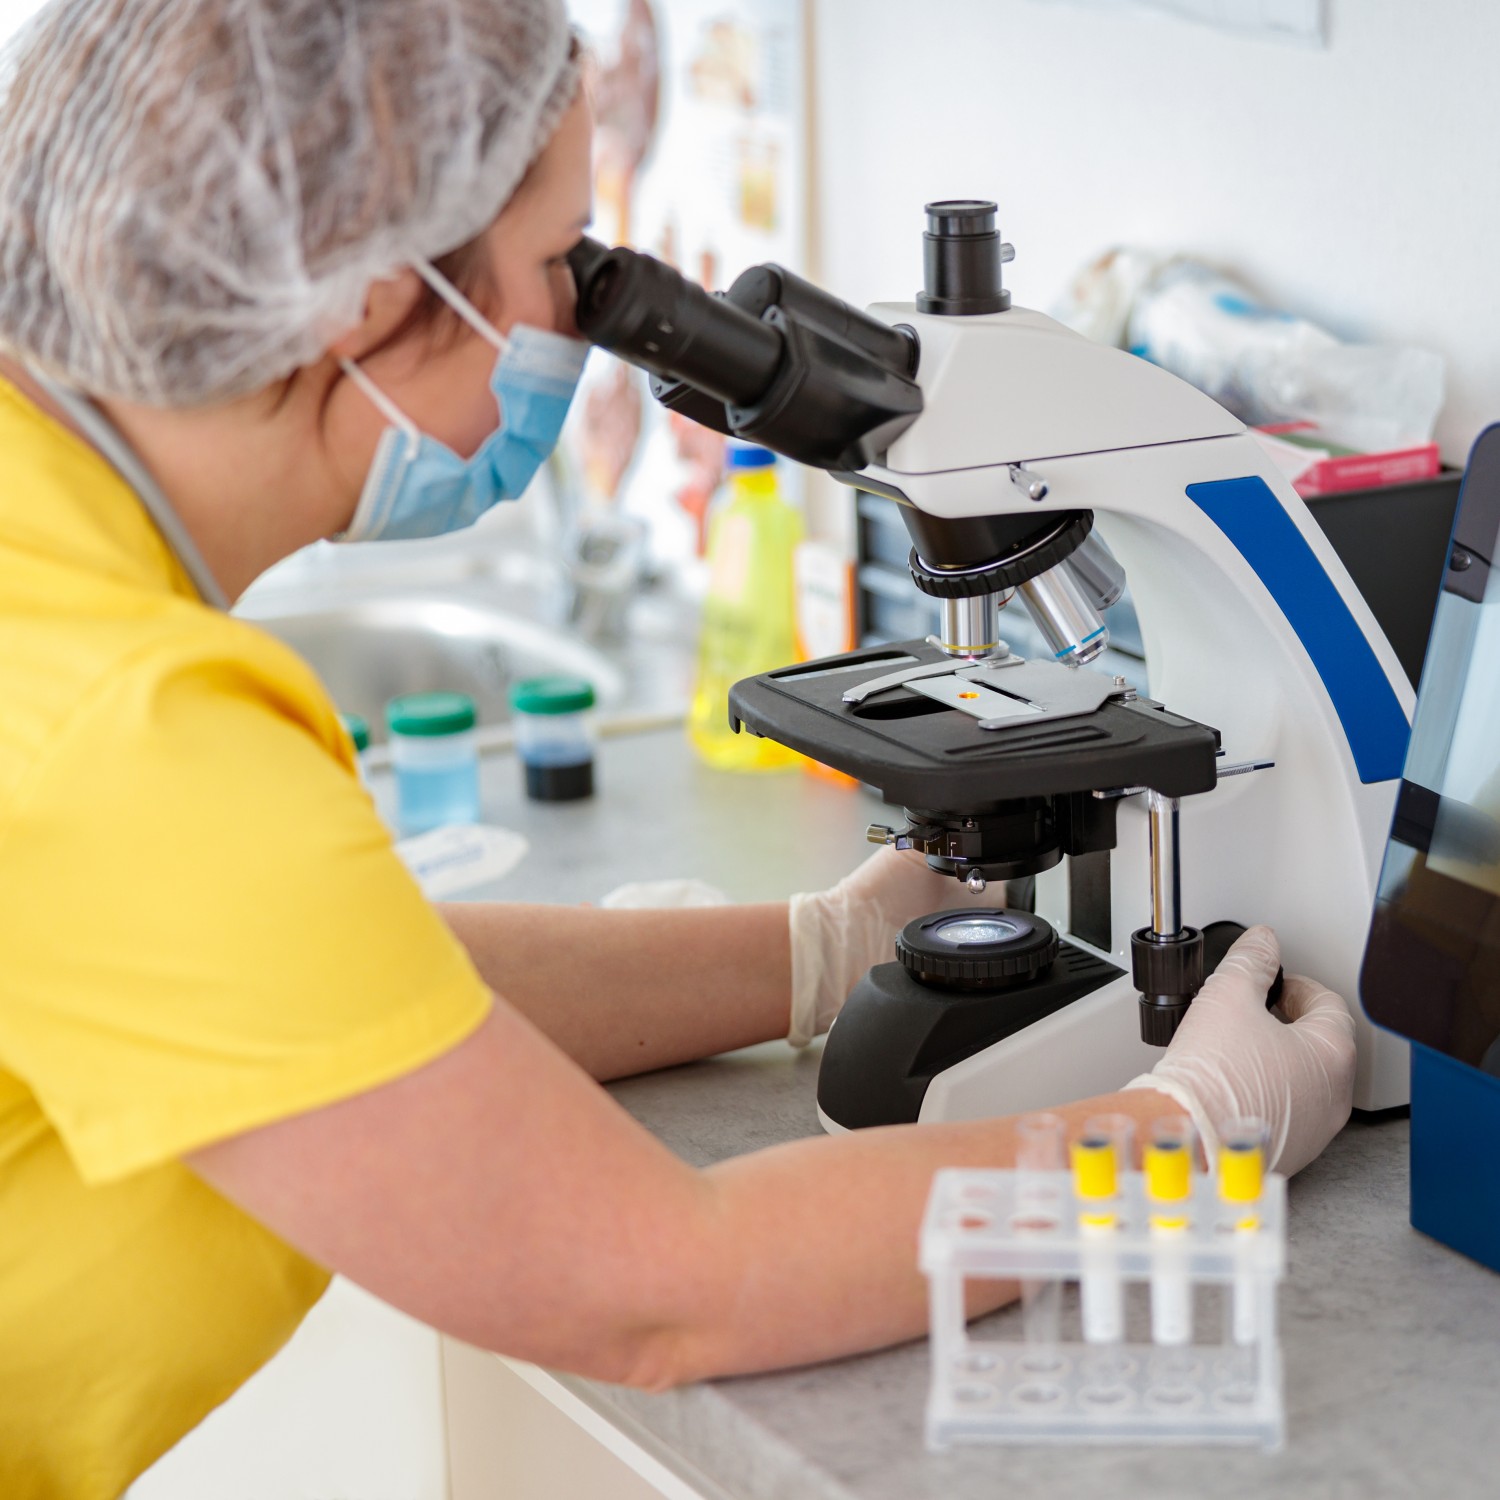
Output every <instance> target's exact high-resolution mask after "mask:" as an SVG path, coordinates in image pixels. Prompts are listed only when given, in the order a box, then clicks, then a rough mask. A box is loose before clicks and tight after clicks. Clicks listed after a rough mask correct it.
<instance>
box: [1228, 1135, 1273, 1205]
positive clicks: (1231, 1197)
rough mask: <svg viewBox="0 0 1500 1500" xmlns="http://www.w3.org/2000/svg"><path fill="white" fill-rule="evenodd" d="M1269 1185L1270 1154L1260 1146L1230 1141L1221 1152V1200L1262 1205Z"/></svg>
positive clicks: (1244, 1141)
mask: <svg viewBox="0 0 1500 1500" xmlns="http://www.w3.org/2000/svg"><path fill="white" fill-rule="evenodd" d="M1265 1181H1266V1153H1265V1149H1264V1147H1262V1146H1261V1145H1260V1144H1259V1142H1257V1141H1253V1140H1230V1141H1226V1142H1225V1143H1224V1144H1223V1145H1222V1146H1221V1147H1220V1148H1219V1197H1220V1198H1221V1199H1223V1201H1224V1202H1225V1203H1258V1202H1260V1195H1261V1191H1262V1189H1263V1188H1264V1187H1265Z"/></svg>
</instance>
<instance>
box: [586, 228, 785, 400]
mask: <svg viewBox="0 0 1500 1500" xmlns="http://www.w3.org/2000/svg"><path fill="white" fill-rule="evenodd" d="M568 265H569V267H570V268H571V269H572V271H573V277H574V280H575V281H576V282H577V284H578V314H577V317H578V327H579V330H580V331H581V332H582V333H583V334H584V336H585V337H586V338H588V339H589V340H590V342H592V343H595V344H598V345H599V346H600V347H601V348H604V349H608V350H609V351H610V352H611V353H612V354H617V355H619V356H620V358H621V359H624V360H628V361H629V362H630V363H631V364H635V365H642V366H644V367H645V368H646V369H648V370H652V371H654V372H656V373H658V374H663V375H669V376H670V377H671V378H672V379H673V380H679V381H685V382H686V383H687V384H689V385H691V386H693V387H695V388H696V389H697V390H699V391H702V392H704V393H705V394H707V395H710V396H712V397H714V398H715V399H716V400H718V401H722V402H725V403H727V404H730V405H734V406H753V405H755V403H756V402H757V401H759V400H760V398H761V397H762V396H763V395H764V394H765V392H766V390H767V389H768V388H769V387H770V386H771V384H772V383H773V381H774V380H775V378H776V371H777V368H778V367H779V366H780V364H781V359H782V353H783V344H784V341H783V338H782V335H781V334H780V333H779V332H778V331H777V330H776V329H775V328H773V327H772V326H771V325H770V324H769V323H764V322H761V321H760V320H758V319H756V318H753V317H751V316H750V314H749V313H747V312H743V311H742V310H741V309H740V308H738V307H735V306H734V305H733V304H732V303H729V302H726V301H725V300H724V299H723V298H722V297H714V296H712V295H710V294H709V293H708V292H705V291H704V290H703V288H702V287H700V286H698V285H696V284H695V283H694V282H691V281H689V280H687V278H686V277H684V276H680V275H678V273H677V272H676V271H674V270H673V269H672V267H671V266H669V265H666V264H665V263H664V262H662V261H659V260H657V259H656V258H655V257H654V256H651V255H642V254H641V253H640V252H638V251H635V250H628V249H626V248H625V247H624V246H619V247H617V248H616V249H613V250H606V249H605V248H604V247H603V246H602V245H599V244H598V243H596V242H595V241H593V240H590V239H584V240H582V241H581V242H580V243H579V244H578V245H577V246H575V247H574V249H573V250H572V251H571V252H570V253H569V255H568Z"/></svg>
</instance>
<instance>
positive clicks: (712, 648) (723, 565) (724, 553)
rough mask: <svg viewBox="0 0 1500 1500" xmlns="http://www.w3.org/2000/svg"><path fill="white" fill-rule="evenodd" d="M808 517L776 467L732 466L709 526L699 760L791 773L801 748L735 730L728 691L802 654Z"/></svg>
mask: <svg viewBox="0 0 1500 1500" xmlns="http://www.w3.org/2000/svg"><path fill="white" fill-rule="evenodd" d="M801 539H802V520H801V517H800V516H799V515H798V514H797V512H796V511H795V510H794V509H793V508H792V507H791V506H790V505H788V504H787V502H786V501H785V500H784V499H783V498H782V494H781V488H780V486H779V485H778V484H777V482H776V470H775V468H774V467H770V466H767V467H766V468H761V469H737V470H731V478H730V494H729V503H728V504H727V505H726V506H725V507H724V509H723V511H722V512H721V513H720V514H719V515H718V516H717V517H716V518H715V519H714V521H713V524H712V526H711V528H710V531H709V540H708V560H709V585H708V596H707V598H706V599H705V600H704V605H703V625H702V633H701V634H700V636H699V643H698V676H697V680H696V684H695V686H694V690H693V702H692V707H691V709H690V710H689V713H688V737H689V739H690V740H691V741H692V744H693V747H694V749H695V750H696V751H697V752H698V755H699V757H700V758H701V759H702V760H703V761H704V762H706V763H707V764H708V765H711V766H714V767H716V768H717V769H719V770H724V771H784V770H789V769H790V768H791V767H793V766H796V765H798V764H800V763H801V761H802V757H801V756H800V755H798V754H797V752H796V751H795V750H788V749H787V748H786V746H784V745H778V744H777V743H776V742H775V741H774V740H764V739H757V738H756V736H754V735H753V734H750V733H749V732H743V733H740V734H736V733H735V732H734V731H733V730H732V729H731V728H730V727H729V689H730V688H731V687H732V686H733V685H734V684H735V683H736V682H738V681H739V680H740V679H741V678H742V677H754V676H756V675H757V674H758V673H761V672H768V671H770V670H771V669H772V668H773V667H784V666H787V665H789V664H790V663H792V662H794V661H795V660H796V659H797V627H796V600H795V590H794V585H793V575H792V553H793V551H794V549H795V548H796V546H797V543H798V542H799V541H800V540H801Z"/></svg>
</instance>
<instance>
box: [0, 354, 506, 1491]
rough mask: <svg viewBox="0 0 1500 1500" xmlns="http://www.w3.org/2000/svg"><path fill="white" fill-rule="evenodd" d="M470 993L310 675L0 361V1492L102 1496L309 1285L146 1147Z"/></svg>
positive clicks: (448, 1012) (455, 952)
mask: <svg viewBox="0 0 1500 1500" xmlns="http://www.w3.org/2000/svg"><path fill="white" fill-rule="evenodd" d="M488 1004H489V997H488V995H487V993H486V991H485V988H484V986H483V983H482V982H481V980H480V979H479V976H478V975H477V974H476V973H475V971H474V969H473V967H472V966H471V965H470V963H469V960H468V956H467V954H466V953H465V952H464V950H463V949H462V947H461V946H460V945H459V943H458V942H457V941H456V940H455V939H454V938H453V937H452V936H451V934H450V933H449V932H448V929H447V928H446V927H445V926H444V925H443V923H442V921H441V920H440V919H439V917H438V916H437V914H436V913H435V912H434V911H433V909H432V908H431V907H430V906H429V905H428V904H427V902H426V901H425V900H424V899H423V897H422V895H421V893H420V891H419V890H418V889H417V887H416V886H415V885H414V883H413V882H412V880H411V879H410V877H409V876H408V875H407V873H406V870H405V869H404V868H403V866H402V865H401V863H400V861H399V860H398V859H397V858H396V856H395V854H394V853H393V851H392V849H391V841H390V837H389V835H388V834H387V832H386V830H385V829H384V828H383V827H382V825H381V824H380V822H379V821H378V820H377V818H376V816H375V812H374V809H373V807H372V806H371V803H370V800H369V798H368V796H367V795H366V793H365V792H364V790H363V789H362V788H361V787H360V785H359V783H358V781H357V780H356V778H355V775H354V772H353V752H352V748H351V746H350V744H349V741H348V738H347V736H346V735H345V734H344V732H343V729H342V728H341V726H340V725H339V723H338V720H337V718H336V716H335V713H334V709H333V705H332V704H331V703H330V702H329V700H328V697H327V695H326V693H325V692H324V690H323V688H322V687H321V685H320V684H319V682H318V680H317V678H316V677H315V676H314V674H313V673H312V671H311V670H310V669H309V668H308V667H307V666H306V665H305V664H304V663H303V662H302V661H301V660H300V659H299V658H298V657H297V656H295V655H294V654H293V653H292V652H291V651H289V650H287V648H286V647H284V646H282V645H280V644H279V643H278V642H276V641H275V640H273V639H272V638H271V637H270V636H268V635H266V634H265V633H263V632H262V631H259V630H257V629H255V628H254V627H252V626H250V625H247V624H245V623H243V622H241V621H238V620H234V619H231V618H229V617H227V616H224V615H221V614H219V613H217V612H215V611H214V610H211V609H209V608H207V607H206V606H204V605H203V604H201V603H199V602H198V600H197V599H196V597H195V596H194V594H193V591H192V588H191V586H190V584H189V583H188V581H187V579H186V577H185V576H184V574H183V572H182V570H181V568H180V566H179V565H178V564H177V562H176V561H175V559H174V558H173V557H172V556H171V555H170V553H169V552H168V551H167V549H166V547H165V546H164V544H163V543H162V541H161V539H160V537H159V536H158V535H157V533H156V531H155V530H154V528H153V527H152V525H151V523H150V522H149V521H148V520H147V518H146V516H145V513H144V512H143V511H142V509H141V507H140V505H139V502H138V501H137V500H136V499H135V497H134V496H133V495H132V494H131V492H130V491H129V490H128V489H127V488H126V487H125V485H124V484H123V483H122V482H121V481H120V480H119V478H118V477H117V476H116V475H115V473H114V471H113V470H112V469H110V468H109V467H108V466H107V465H106V464H105V463H104V462H103V461H102V460H101V459H100V458H99V457H98V456H97V455H96V454H95V453H94V452H93V450H92V449H90V448H89V447H87V446H86V445H85V444H84V443H82V442H80V441H78V440H77V439H75V438H74V437H73V436H72V435H71V434H70V433H68V432H67V431H66V430H64V429H63V428H62V427H60V426H58V425H57V424H56V423H54V422H53V421H51V420H50V419H49V418H48V417H46V416H45V415H44V414H42V413H41V412H40V411H39V410H37V408H36V407H34V406H33V405H31V404H30V403H29V402H27V401H26V400H25V399H24V398H23V397H22V396H21V395H20V394H19V392H17V391H16V390H15V389H14V388H13V387H11V386H9V385H7V384H5V383H3V382H0V1495H3V1496H5V1497H6V1500H104V1497H106V1496H107V1497H114V1496H116V1495H118V1494H119V1493H120V1492H121V1491H122V1490H123V1489H124V1488H125V1486H126V1485H127V1484H129V1482H130V1481H131V1479H132V1478H134V1477H135V1476H136V1475H137V1474H138V1473H139V1472H140V1471H141V1470H142V1469H144V1468H146V1467H147V1466H148V1465H149V1464H151V1463H152V1462H153V1461H154V1460H155V1459H156V1458H157V1457H158V1456H159V1455H160V1454H161V1453H163V1452H164V1451H165V1450H166V1449H167V1448H169V1447H170V1446H171V1445H172V1444H173V1443H174V1442H176V1441H177V1439H178V1438H180V1437H181V1436H182V1435H183V1434H184V1433H185V1432H187V1431H188V1430H189V1429H190V1428H192V1427H193V1426H194V1425H195V1424H196V1423H197V1422H198V1421H199V1420H200V1419H201V1418H202V1417H203V1416H204V1415H205V1414H206V1413H207V1412H208V1411H210V1410H211V1409H212V1408H213V1407H214V1406H216V1405H217V1404H218V1403H219V1402H221V1401H222V1400H223V1399H224V1398H225V1397H226V1396H228V1395H229V1394H230V1392H232V1391H233V1390H235V1388H236V1387H238V1386H239V1385H240V1384H241V1383H242V1382H243V1381H244V1380H245V1379H246V1378H247V1377H248V1376H249V1375H250V1374H251V1373H252V1372H253V1371H254V1370H255V1369H256V1368H257V1367H258V1366H260V1365H261V1364H263V1363H264V1362H265V1360H267V1359H268V1358H269V1357H270V1356H271V1355H272V1354H274V1353H275V1351H276V1350H277V1349H278V1348H279V1347H280V1346H281V1344H282V1343H284V1342H285V1340H286V1339H287V1337H288V1336H289V1335H290V1334H291V1332H292V1330H293V1329H294V1328H295V1327H296V1326H297V1324H298V1322H299V1321H300V1320H301V1319H302V1317H303V1316H304V1315H305V1313H306V1312H307V1310H308V1308H309V1307H311V1306H312V1304H313V1303H314V1302H315V1301H316V1300H317V1299H318V1297H319V1296H320V1295H321V1294H322V1292H323V1289H324V1287H325V1285H326V1284H327V1280H328V1277H327V1273H326V1272H325V1271H323V1270H322V1269H321V1268H319V1267H318V1266H315V1265H313V1264H312V1263H310V1262H309V1261H308V1260H306V1259H305V1258H303V1257H302V1256H301V1255H299V1254H298V1253H297V1252H296V1251H294V1250H292V1249H291V1248H290V1247H289V1246H287V1245H286V1244H285V1243H283V1242H282V1241H281V1240H279V1239H277V1238H276V1236H274V1235H273V1234H271V1233H269V1232H268V1231H267V1230H265V1229H263V1228H261V1227H260V1225H258V1224H257V1223H256V1222H255V1221H254V1220H252V1219H250V1218H249V1217H248V1216H247V1215H245V1214H244V1213H242V1212H241V1211H240V1210H238V1209H237V1208H235V1207H233V1206H232V1205H231V1204H229V1203H228V1202H226V1201H225V1200H224V1199H222V1198H220V1197H219V1196H218V1195H217V1194H216V1193H214V1192H212V1191H211V1190H210V1189H209V1188H207V1187H206V1186H204V1185H203V1183H202V1182H201V1181H200V1180H199V1179H198V1178H197V1177H195V1176H194V1175H193V1174H192V1173H191V1172H190V1171H189V1170H188V1169H187V1168H186V1167H185V1166H183V1165H182V1164H181V1163H180V1161H179V1158H180V1157H181V1156H182V1155H183V1154H184V1153H185V1152H188V1151H190V1150H192V1149H193V1148H195V1147H198V1146H201V1145H204V1144H206V1143H207V1142H210V1141H214V1140H217V1139H222V1138H223V1137H226V1136H230V1135H234V1134H237V1133H239V1132H242V1131H246V1130H250V1129H253V1128H254V1127H256V1126H258V1125H262V1124H265V1123H268V1122H269V1121H272V1120H276V1119H281V1118H285V1117H287V1116H289V1115H294V1114H298V1113H301V1112H303V1111H306V1110H310V1109H314V1108H316V1107H318V1106H320V1105H324V1104H327V1103H330V1102H332V1101H334V1100H336V1099H340V1098H346V1097H348V1096H350V1095H354V1094H357V1093H361V1092H363V1091H365V1090H367V1089H370V1088H373V1087H374V1086H376V1085H378V1084H381V1083H384V1082H386V1081H388V1080H390V1079H392V1078H395V1077H399V1076H400V1075H402V1074H403V1073H407V1072H410V1071H411V1070H412V1069H414V1068H416V1067H418V1066H420V1065H421V1064H422V1063H424V1062H427V1061H429V1060H431V1059H432V1058H434V1057H437V1056H439V1055H440V1054H441V1053H443V1052H445V1051H446V1050H448V1049H449V1048H451V1047H452V1046H454V1045H455V1044H456V1043H457V1042H458V1041H460V1040H461V1039H462V1038H463V1037H464V1036H465V1035H467V1034H468V1033H469V1032H471V1031H472V1030H473V1029H474V1028H475V1027H476V1026H477V1025H478V1023H479V1022H480V1020H481V1019H482V1018H483V1016H484V1014H485V1012H486V1010H487V1008H488Z"/></svg>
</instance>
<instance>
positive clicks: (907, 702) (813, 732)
mask: <svg viewBox="0 0 1500 1500" xmlns="http://www.w3.org/2000/svg"><path fill="white" fill-rule="evenodd" d="M945 662H946V663H948V664H949V665H951V666H952V667H953V668H955V669H962V668H964V667H965V665H966V664H965V663H964V662H963V661H954V660H951V659H950V658H945V657H944V656H943V654H942V652H940V651H939V650H938V649H937V648H936V647H935V646H930V645H928V644H927V643H926V642H925V641H903V642H898V643H896V644H893V645H889V646H873V647H869V648H867V649H865V650H862V651H851V652H848V653H847V654H845V655H843V656H830V657H824V658H823V659H822V660H820V661H811V662H802V663H799V664H798V665H796V666H791V667H780V668H778V669H777V670H775V671H773V672H765V673H762V674H761V675H760V676H759V677H749V678H746V679H745V680H744V681H742V682H737V683H736V684H735V685H734V687H733V688H732V689H731V690H730V693H729V714H730V719H731V721H732V722H733V723H734V724H735V725H736V726H737V727H738V726H741V725H743V727H744V728H746V729H748V730H750V731H751V732H752V733H754V734H758V735H762V736H764V737H765V738H767V739H772V740H775V741H776V742H777V743H778V744H782V745H787V746H789V747H790V748H791V749H793V750H798V751H800V752H801V753H802V754H804V755H808V756H811V757H812V759H814V760H816V761H821V762H822V763H823V764H824V765H827V766H832V767H833V768H834V769H835V770H838V771H843V772H845V773H846V774H847V775H850V776H853V777H855V778H856V779H857V780H859V781H863V782H868V783H869V784H870V785H872V786H875V787H878V788H879V789H880V790H881V791H882V792H883V793H884V794H885V796H886V798H887V799H888V800H889V801H891V802H895V803H900V804H901V805H903V806H905V807H928V808H938V807H944V808H962V809H972V810H976V811H977V810H978V809H979V808H981V807H982V806H983V805H985V804H988V803H994V802H1003V801H1009V800H1012V799H1015V798H1020V797H1050V796H1058V795H1061V794H1065V793H1071V792H1092V791H1105V790H1110V789H1113V788H1118V787H1127V786H1133V787H1152V788H1154V789H1155V790H1156V791H1159V792H1162V793H1164V794H1165V795H1167V796H1169V797H1186V796H1190V795H1191V794H1193V793H1195V792H1207V791H1210V790H1212V789H1213V787H1214V785H1215V782H1216V779H1217V769H1216V763H1217V756H1218V751H1219V735H1218V731H1217V730H1214V729H1210V728H1208V726H1207V725H1204V724H1198V723H1195V722H1194V721H1193V720H1191V719H1183V718H1179V717H1178V716H1177V715H1176V714H1172V713H1169V712H1168V711H1167V710H1166V709H1164V708H1162V707H1161V706H1160V705H1158V704H1155V703H1151V702H1149V701H1147V700H1144V699H1135V700H1131V701H1122V700H1120V699H1119V698H1117V697H1110V696H1106V695H1105V693H1097V694H1095V695H1094V696H1095V697H1102V698H1103V701H1102V702H1100V704H1099V706H1098V707H1097V708H1094V709H1092V710H1091V711H1086V712H1077V711H1076V710H1075V711H1073V712H1071V713H1070V714H1069V715H1067V716H1059V715H1057V714H1051V715H1046V714H1041V713H1036V714H1032V715H1030V716H1025V717H1019V718H1016V719H1014V720H1004V721H997V720H996V719H995V718H994V717H993V716H992V717H989V718H986V719H985V721H984V723H985V725H986V727H983V728H982V727H981V721H980V719H979V718H978V717H976V709H974V708H973V707H958V706H953V699H954V698H955V697H956V694H955V692H954V691H953V690H952V688H953V685H954V684H955V682H956V683H957V684H958V685H960V686H963V685H965V678H964V677H963V676H962V675H961V676H960V677H959V678H957V679H954V678H951V677H947V676H943V677H939V678H936V679H935V678H934V677H932V676H930V675H929V676H925V677H919V678H917V679H915V680H914V681H912V682H911V683H910V684H909V685H903V686H896V687H892V688H888V689H887V690H885V691H883V692H879V693H874V694H871V695H870V696H869V697H868V698H866V699H864V701H862V702H858V703H849V702H846V701H845V694H846V693H848V692H849V690H850V689H851V688H856V687H858V686H860V685H861V684H863V683H866V682H870V681H873V680H875V679H877V678H882V677H889V676H890V675H891V674H892V673H896V672H902V671H907V670H909V669H912V668H918V667H921V666H924V665H928V664H934V665H941V664H943V663H945ZM1021 670H1022V672H1025V670H1026V669H1025V668H1023V669H1021ZM1059 670H1060V671H1063V672H1066V673H1068V675H1069V676H1070V677H1071V676H1076V677H1077V678H1079V679H1083V678H1091V679H1095V680H1097V681H1099V682H1101V683H1103V684H1105V685H1107V688H1106V692H1107V691H1108V688H1112V686H1113V685H1112V683H1111V680H1110V679H1109V678H1107V677H1104V676H1103V675H1102V674H1100V673H1091V672H1089V669H1088V668H1060V669H1059ZM971 680H976V681H977V679H971ZM1004 680H1005V679H1004V674H1003V672H997V671H988V672H986V674H985V675H984V677H983V682H984V683H985V684H986V685H993V684H997V683H1003V681H1004ZM1021 680H1022V677H1021V674H1020V673H1018V676H1017V681H1018V682H1019V681H1021ZM937 684H944V685H946V687H939V688H938V689H937V691H936V693H935V692H934V687H935V686H936V685H937ZM1079 685H1080V687H1083V686H1085V684H1084V683H1083V682H1082V681H1080V684H1079ZM1018 706H1019V705H1018Z"/></svg>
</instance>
